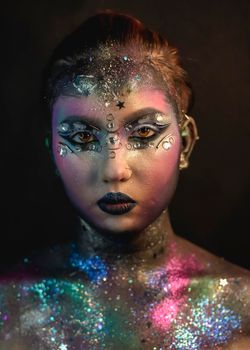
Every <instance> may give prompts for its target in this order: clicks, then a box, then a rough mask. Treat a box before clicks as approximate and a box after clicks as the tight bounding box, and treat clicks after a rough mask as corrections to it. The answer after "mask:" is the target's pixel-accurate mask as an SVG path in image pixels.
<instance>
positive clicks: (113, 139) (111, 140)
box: [108, 135, 119, 145]
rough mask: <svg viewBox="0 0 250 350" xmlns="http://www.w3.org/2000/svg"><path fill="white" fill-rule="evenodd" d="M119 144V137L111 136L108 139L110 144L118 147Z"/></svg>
mask: <svg viewBox="0 0 250 350" xmlns="http://www.w3.org/2000/svg"><path fill="white" fill-rule="evenodd" d="M118 142H119V137H118V135H114V136H109V137H108V144H111V145H116V144H117V143H118Z"/></svg>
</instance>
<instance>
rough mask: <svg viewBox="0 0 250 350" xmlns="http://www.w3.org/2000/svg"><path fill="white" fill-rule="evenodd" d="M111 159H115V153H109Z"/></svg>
mask: <svg viewBox="0 0 250 350" xmlns="http://www.w3.org/2000/svg"><path fill="white" fill-rule="evenodd" d="M109 158H111V159H114V158H115V152H114V151H111V152H109Z"/></svg>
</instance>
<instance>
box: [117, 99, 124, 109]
mask: <svg viewBox="0 0 250 350" xmlns="http://www.w3.org/2000/svg"><path fill="white" fill-rule="evenodd" d="M124 104H125V102H123V101H118V102H117V104H116V106H117V107H119V109H122V108H125V106H124Z"/></svg>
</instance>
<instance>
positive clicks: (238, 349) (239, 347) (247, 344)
mask: <svg viewBox="0 0 250 350" xmlns="http://www.w3.org/2000/svg"><path fill="white" fill-rule="evenodd" d="M249 349H250V337H248V336H245V337H244V336H243V337H240V338H238V339H236V340H233V341H232V342H231V343H230V344H229V345H227V346H226V347H225V348H224V349H223V350H249Z"/></svg>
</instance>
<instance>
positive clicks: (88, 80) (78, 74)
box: [55, 42, 162, 110]
mask: <svg viewBox="0 0 250 350" xmlns="http://www.w3.org/2000/svg"><path fill="white" fill-rule="evenodd" d="M81 57H82V59H81V64H80V63H79V64H78V66H77V68H74V66H73V64H72V62H69V66H72V71H73V72H72V73H71V74H70V73H69V74H68V76H65V78H62V80H61V81H59V83H58V89H57V94H58V93H59V94H65V95H80V96H86V97H87V96H89V95H91V94H92V93H94V94H97V95H98V96H99V98H101V99H102V100H103V106H104V107H108V106H110V104H111V103H112V102H113V103H115V105H116V106H117V108H118V110H120V109H122V108H126V100H124V96H125V94H129V93H131V92H133V91H135V90H136V89H137V88H138V87H139V86H141V85H142V84H143V85H145V84H146V85H149V86H152V84H153V85H154V86H155V83H157V85H158V80H159V79H158V78H157V82H156V79H155V78H156V77H155V72H154V70H153V69H152V66H151V65H150V64H149V58H148V56H146V55H145V51H144V50H143V49H139V48H138V47H137V46H135V45H133V44H132V43H131V44H130V45H127V46H122V45H120V44H117V43H115V42H113V43H112V42H111V43H107V44H106V45H103V44H102V45H99V46H98V48H96V49H90V50H87V51H86V52H83V53H81ZM63 79H64V81H63ZM160 84H161V85H162V83H160ZM55 90H56V88H55ZM60 90H61V91H60Z"/></svg>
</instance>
